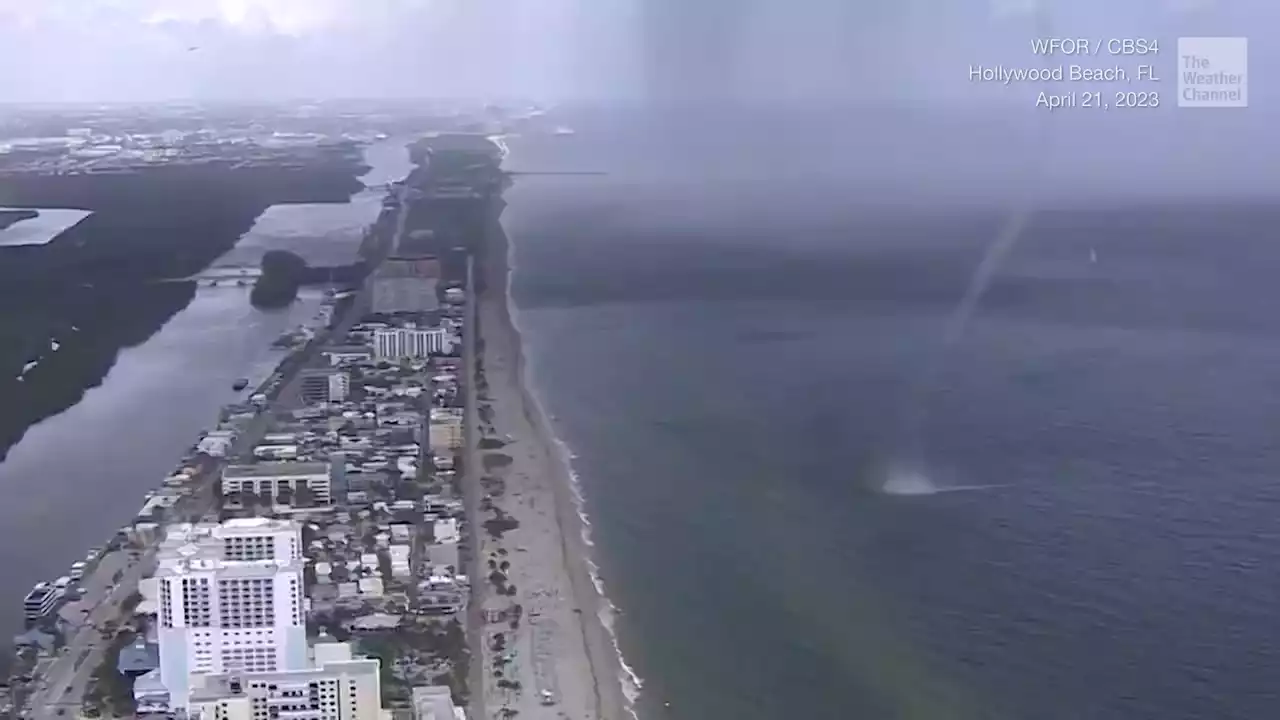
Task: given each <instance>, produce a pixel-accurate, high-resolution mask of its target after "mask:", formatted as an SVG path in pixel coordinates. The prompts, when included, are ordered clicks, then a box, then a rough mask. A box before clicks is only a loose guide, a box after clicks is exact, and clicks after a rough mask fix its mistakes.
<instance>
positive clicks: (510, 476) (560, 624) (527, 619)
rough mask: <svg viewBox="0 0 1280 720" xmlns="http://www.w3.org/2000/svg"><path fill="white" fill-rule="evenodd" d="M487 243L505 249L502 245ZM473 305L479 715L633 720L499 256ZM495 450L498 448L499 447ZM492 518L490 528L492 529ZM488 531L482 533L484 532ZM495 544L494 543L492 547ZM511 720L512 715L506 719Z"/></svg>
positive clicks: (566, 472)
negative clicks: (477, 367)
mask: <svg viewBox="0 0 1280 720" xmlns="http://www.w3.org/2000/svg"><path fill="white" fill-rule="evenodd" d="M495 234H496V235H498V236H499V237H498V238H495V239H496V240H498V241H500V242H502V243H504V244H505V242H506V241H505V239H504V238H502V237H501V233H495ZM494 251H495V252H493V255H492V256H491V257H494V258H496V259H497V260H499V261H498V262H491V263H489V267H488V268H486V269H484V270H483V271H484V272H487V273H488V278H487V281H488V282H487V289H486V291H485V292H484V293H483V295H482V296H481V298H480V300H479V307H478V313H479V327H480V335H479V337H480V340H481V342H482V344H483V348H482V352H481V353H480V359H481V363H482V365H481V366H482V369H483V373H484V377H485V380H486V386H480V387H479V388H478V390H479V393H480V402H479V408H480V413H479V414H480V417H479V424H480V430H481V432H480V433H475V434H473V435H472V437H479V438H486V439H487V440H481V447H479V448H477V450H476V455H475V457H476V460H477V461H478V465H473V466H474V467H476V470H477V472H476V473H474V474H471V476H472V477H476V476H477V475H482V476H483V477H482V479H481V484H482V487H483V491H484V494H483V495H482V500H481V508H482V509H481V513H480V517H481V520H482V522H484V524H482V525H481V526H480V527H477V528H476V529H475V531H476V533H477V535H478V536H479V538H480V546H479V558H480V566H481V570H482V571H483V573H484V574H485V575H487V577H484V578H476V583H477V585H482V586H483V587H484V591H483V603H482V608H483V609H484V611H485V615H486V621H485V623H484V625H483V627H484V632H483V640H482V642H483V646H484V647H483V652H482V653H481V654H482V656H483V662H482V668H483V669H482V672H483V678H484V679H483V685H484V688H483V700H482V702H483V705H484V709H485V714H486V715H487V716H488V717H490V718H510V717H513V716H518V717H520V718H567V719H569V720H623V719H624V718H627V717H631V713H630V712H629V711H628V709H627V705H626V697H625V695H624V694H623V691H622V684H621V682H620V680H619V678H620V671H621V670H622V667H621V664H620V661H619V658H618V656H617V654H616V651H615V648H614V645H613V639H612V636H611V635H610V633H609V632H608V631H607V630H606V628H605V626H604V624H603V622H602V621H601V611H602V609H603V608H604V607H605V606H606V605H607V600H606V599H605V598H603V597H602V596H601V595H600V594H599V592H597V590H596V587H595V585H594V583H593V582H592V577H591V571H590V566H589V564H588V546H587V543H586V542H585V541H584V539H583V535H584V533H583V530H584V527H583V522H582V520H581V518H580V516H579V514H578V507H577V504H576V502H575V494H574V490H573V486H572V484H571V475H570V468H569V466H568V458H566V457H564V456H563V453H562V452H561V450H560V446H559V444H558V443H557V442H556V440H555V437H554V435H553V434H552V432H551V430H550V427H549V422H548V419H547V417H546V416H545V414H544V413H543V412H542V410H541V408H540V407H539V405H538V403H537V401H536V400H535V399H534V398H533V396H532V395H531V394H530V393H529V392H528V385H527V383H526V381H525V361H524V355H523V352H522V348H521V338H520V334H519V332H518V331H517V330H516V328H515V325H514V323H513V321H512V316H511V310H510V308H509V307H508V297H507V282H508V275H509V272H508V263H507V262H506V260H505V258H506V257H507V248H506V247H505V246H504V247H500V248H494ZM499 445H501V446H499ZM495 518H496V520H495ZM486 521H487V522H486ZM495 535H496V536H495ZM513 711H514V713H513Z"/></svg>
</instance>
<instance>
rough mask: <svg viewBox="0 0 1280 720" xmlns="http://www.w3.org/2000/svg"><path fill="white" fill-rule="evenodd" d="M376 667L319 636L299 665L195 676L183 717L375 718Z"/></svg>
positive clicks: (378, 707)
mask: <svg viewBox="0 0 1280 720" xmlns="http://www.w3.org/2000/svg"><path fill="white" fill-rule="evenodd" d="M379 672H380V663H379V661H378V660H377V658H357V657H353V655H352V653H351V645H349V644H348V643H339V642H331V641H327V640H325V639H323V638H322V639H321V640H320V641H319V642H317V643H316V644H315V646H314V647H313V648H312V651H311V657H310V658H309V662H308V665H307V667H306V668H303V669H298V670H286V671H278V672H266V673H254V674H241V673H234V672H230V673H221V674H216V675H205V676H202V677H200V678H198V681H197V682H195V683H193V687H192V689H191V701H190V704H189V706H188V718H189V719H190V720H268V719H271V718H295V719H297V720H379V719H380V718H381V716H382V712H383V711H382V693H381V689H380V686H379ZM450 720H453V719H452V718H450Z"/></svg>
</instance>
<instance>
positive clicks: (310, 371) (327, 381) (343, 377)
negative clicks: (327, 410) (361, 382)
mask: <svg viewBox="0 0 1280 720" xmlns="http://www.w3.org/2000/svg"><path fill="white" fill-rule="evenodd" d="M298 383H299V385H298V386H299V392H298V394H299V395H300V397H301V400H302V402H304V403H307V404H309V405H310V404H315V403H330V402H342V401H343V400H346V399H347V395H349V394H350V393H351V376H350V375H349V374H347V373H345V372H343V371H341V370H335V369H333V368H331V367H329V368H307V369H305V370H303V371H302V372H301V373H300V374H299V377H298Z"/></svg>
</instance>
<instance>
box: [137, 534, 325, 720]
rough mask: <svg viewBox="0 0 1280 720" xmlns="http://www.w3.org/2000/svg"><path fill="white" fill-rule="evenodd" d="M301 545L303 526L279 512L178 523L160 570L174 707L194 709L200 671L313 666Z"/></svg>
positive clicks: (163, 675)
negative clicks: (193, 693)
mask: <svg viewBox="0 0 1280 720" xmlns="http://www.w3.org/2000/svg"><path fill="white" fill-rule="evenodd" d="M301 546H302V529H301V526H300V525H299V524H297V523H294V522H289V521H282V520H274V519H271V518H248V519H241V520H228V521H226V522H223V523H218V524H215V523H200V524H191V523H185V524H179V525H173V526H171V527H170V528H169V532H168V534H167V535H166V536H165V539H164V540H163V541H162V542H161V544H160V548H159V551H158V554H157V566H158V567H157V570H156V578H157V580H158V581H159V584H160V608H159V610H160V612H159V616H160V617H159V620H160V622H159V629H158V632H157V636H158V639H159V645H160V669H159V680H160V682H161V683H162V685H163V687H164V690H165V691H166V693H167V695H168V697H167V700H168V707H169V709H170V710H174V711H182V710H185V709H186V708H187V706H188V703H189V698H190V691H191V687H192V678H193V677H196V676H201V675H219V674H223V673H249V674H252V673H265V672H280V671H289V670H301V669H304V668H306V667H308V654H307V630H306V625H305V622H304V614H305V608H304V605H303V603H304V595H303V587H302V569H303V565H304V561H303V558H302V554H301ZM144 677H145V676H144ZM144 685H146V683H144ZM148 701H149V704H151V705H155V704H156V702H157V700H156V698H155V697H154V696H151V697H149V698H148Z"/></svg>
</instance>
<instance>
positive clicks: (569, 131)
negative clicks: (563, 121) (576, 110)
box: [555, 127, 575, 135]
mask: <svg viewBox="0 0 1280 720" xmlns="http://www.w3.org/2000/svg"><path fill="white" fill-rule="evenodd" d="M555 134H556V135H574V134H575V131H574V129H573V128H570V127H558V128H556V130H555Z"/></svg>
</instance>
